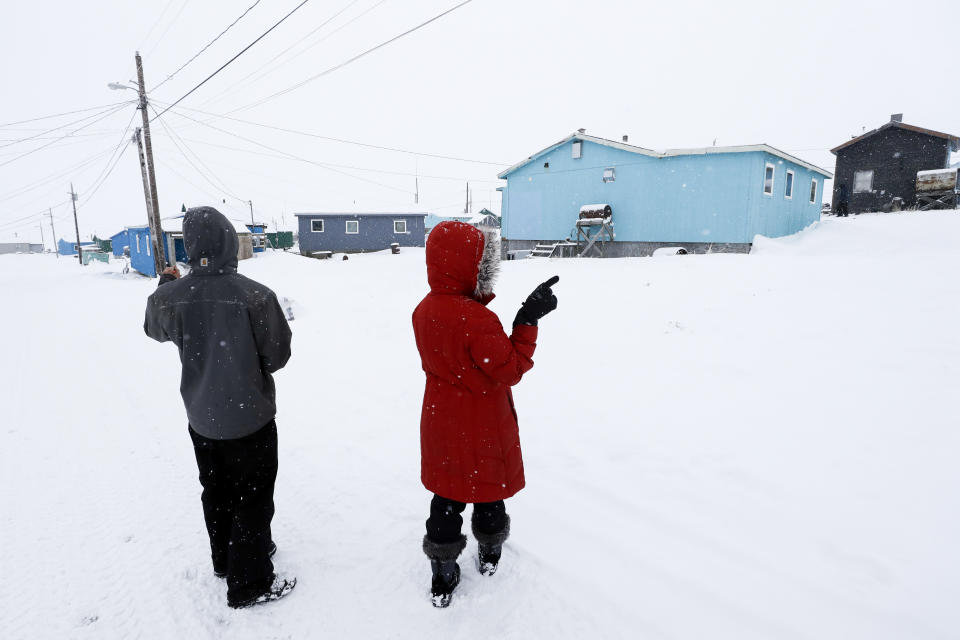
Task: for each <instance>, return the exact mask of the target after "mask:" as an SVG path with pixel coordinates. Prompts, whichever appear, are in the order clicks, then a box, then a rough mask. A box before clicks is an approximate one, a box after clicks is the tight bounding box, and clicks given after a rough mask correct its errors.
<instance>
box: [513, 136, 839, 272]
mask: <svg viewBox="0 0 960 640" xmlns="http://www.w3.org/2000/svg"><path fill="white" fill-rule="evenodd" d="M624 138H625V139H624V141H622V142H616V141H613V140H606V139H604V138H598V137H595V136H588V135H586V134H585V133H583V131H582V130H581V131H580V132H578V133H574V134H572V135H569V136H567V137H566V138H564V139H563V140H561V141H559V142H557V143H555V144H552V145H550V146H549V147H547V148H545V149H542V150H541V151H538V152H537V153H535V154H533V155H532V156H530V157H529V158H527V159H526V160H524V161H522V162H520V163H518V164H516V165H514V166H512V167H510V168H509V169H507V170H506V171H504V172H502V173H501V174H500V175H499V176H498V177H499V178H501V179H505V180H506V181H507V186H506V187H501V191H502V194H503V203H502V220H503V223H502V236H503V238H502V240H503V242H502V246H503V251H504V253H505V254H506V253H507V252H510V251H516V250H531V249H534V247H536V246H537V245H540V246H544V245H548V246H550V245H556V244H557V243H562V242H563V241H565V240H568V239H569V240H571V241H573V242H576V241H577V238H578V220H579V219H580V217H581V213H580V212H581V209H582V208H583V207H584V206H585V205H600V204H602V205H609V207H610V211H612V215H609V213H608V214H607V216H608V217H607V218H606V222H607V223H609V230H610V233H611V235H612V236H613V240H612V241H610V242H605V243H604V246H603V251H602V254H603V255H604V256H607V257H617V256H644V255H650V254H651V253H652V252H653V251H654V250H655V249H657V248H659V247H664V246H676V245H681V246H683V247H684V248H686V249H687V251H689V252H691V253H693V252H698V253H703V252H709V251H748V250H749V248H750V246H751V243H752V242H753V238H754V236H756V235H758V234H761V235H764V236H769V237H776V236H784V235H789V234H792V233H796V232H797V231H800V230H801V229H803V228H805V227H807V226H808V225H810V224H811V223H813V222H816V221H817V220H819V219H820V205H821V201H822V198H823V181H824V180H825V179H828V178H830V177H831V174H830V173H829V172H827V171H825V170H823V169H821V168H819V167H816V166H814V165H812V164H810V163H808V162H805V161H803V160H801V159H799V158H796V157H794V156H792V155H789V154H787V153H784V152H783V151H779V150H777V149H774V148H773V147H770V146H768V145H765V144H760V145H750V146H739V147H707V148H703V149H681V150H669V151H663V152H659V151H653V150H650V149H644V148H642V147H637V146H634V145H631V144H627V142H626V137H624ZM594 208H595V207H594ZM588 209H589V207H588ZM584 228H586V227H584V226H583V223H581V227H580V230H583V229H584ZM595 230H596V229H593V230H591V229H587V232H592V231H595ZM581 238H582V236H581ZM608 238H609V237H608ZM586 244H587V243H586V241H585V240H581V242H580V243H579V245H578V246H577V247H571V245H567V247H568V248H573V249H574V251H573V253H574V254H576V253H577V252H579V251H582V250H583V249H584V248H585V246H586ZM585 255H586V254H585Z"/></svg>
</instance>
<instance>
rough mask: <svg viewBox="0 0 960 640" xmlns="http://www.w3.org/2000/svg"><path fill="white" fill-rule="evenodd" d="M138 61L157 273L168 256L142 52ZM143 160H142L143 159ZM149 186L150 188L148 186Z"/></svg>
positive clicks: (138, 83)
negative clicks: (165, 248)
mask: <svg viewBox="0 0 960 640" xmlns="http://www.w3.org/2000/svg"><path fill="white" fill-rule="evenodd" d="M135 59H136V62H137V91H138V92H139V93H140V115H141V116H142V117H143V154H142V157H144V158H145V161H146V174H147V182H146V183H145V184H144V195H145V196H146V198H147V200H149V202H150V205H149V206H148V207H147V220H148V222H149V224H150V243H151V244H152V245H153V264H154V267H155V268H156V270H157V275H158V276H159V275H160V273H161V272H162V271H163V268H164V266H165V265H166V262H167V261H166V258H165V257H164V250H163V228H162V227H161V226H160V202H159V199H158V198H157V176H156V174H155V173H154V171H153V144H152V143H151V142H150V114H149V113H147V87H146V84H145V83H144V81H143V61H142V60H141V59H140V52H139V51H137V53H136V56H135ZM141 162H142V161H141ZM147 187H149V189H148V188H147Z"/></svg>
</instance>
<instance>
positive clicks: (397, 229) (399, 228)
mask: <svg viewBox="0 0 960 640" xmlns="http://www.w3.org/2000/svg"><path fill="white" fill-rule="evenodd" d="M393 232H394V233H406V232H407V221H406V220H394V221H393Z"/></svg>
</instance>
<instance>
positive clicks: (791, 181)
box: [783, 169, 797, 200]
mask: <svg viewBox="0 0 960 640" xmlns="http://www.w3.org/2000/svg"><path fill="white" fill-rule="evenodd" d="M796 182H797V174H796V172H795V171H794V170H793V169H787V176H786V177H785V178H784V179H783V197H784V199H785V200H793V189H794V187H796ZM787 187H790V193H787Z"/></svg>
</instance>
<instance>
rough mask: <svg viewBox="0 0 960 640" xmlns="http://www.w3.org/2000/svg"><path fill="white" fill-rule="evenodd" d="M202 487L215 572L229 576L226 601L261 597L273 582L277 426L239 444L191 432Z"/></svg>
mask: <svg viewBox="0 0 960 640" xmlns="http://www.w3.org/2000/svg"><path fill="white" fill-rule="evenodd" d="M190 438H191V439H192V440H193V450H194V453H196V456H197V467H198V468H199V469H200V484H201V485H203V495H202V498H201V499H202V501H203V517H204V519H205V520H206V523H207V534H208V535H209V536H210V551H211V554H212V557H213V569H214V571H216V572H218V573H226V574H227V599H228V600H229V601H230V602H240V601H243V600H247V599H248V598H252V597H255V596H257V595H260V594H261V593H263V592H264V591H266V589H267V588H268V587H269V586H270V584H271V583H272V582H273V563H272V562H271V561H270V555H269V553H270V544H271V542H272V536H271V533H270V521H271V520H272V519H273V487H274V483H275V481H276V479H277V424H276V422H274V421H273V420H271V421H270V422H269V424H267V425H266V426H265V427H263V428H262V429H260V430H259V431H256V432H254V433H252V434H250V435H249V436H246V437H244V438H238V439H236V440H211V439H209V438H205V437H203V436H201V435H200V434H198V433H197V432H196V431H194V430H193V428H190Z"/></svg>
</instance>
